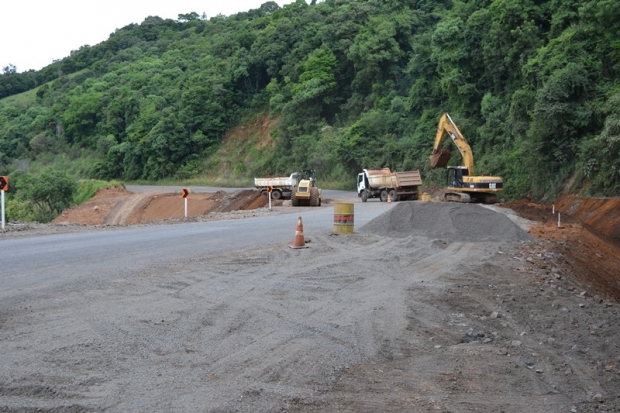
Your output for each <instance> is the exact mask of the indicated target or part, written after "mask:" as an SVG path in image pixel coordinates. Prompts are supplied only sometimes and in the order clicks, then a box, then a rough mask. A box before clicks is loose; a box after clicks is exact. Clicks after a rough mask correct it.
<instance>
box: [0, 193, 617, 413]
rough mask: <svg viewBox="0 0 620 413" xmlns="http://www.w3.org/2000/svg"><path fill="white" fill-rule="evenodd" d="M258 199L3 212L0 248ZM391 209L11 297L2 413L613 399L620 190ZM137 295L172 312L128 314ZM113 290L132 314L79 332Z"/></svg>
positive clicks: (246, 211)
mask: <svg viewBox="0 0 620 413" xmlns="http://www.w3.org/2000/svg"><path fill="white" fill-rule="evenodd" d="M434 198H435V200H437V196H434ZM325 201H326V202H324V205H323V206H322V208H330V202H329V200H325ZM369 202H370V201H369ZM266 204H267V199H266V198H265V197H264V196H262V197H261V196H260V195H259V194H258V193H257V192H256V191H252V190H245V191H238V192H235V193H225V192H215V193H204V194H200V193H197V194H192V195H191V198H190V202H189V203H188V209H189V211H188V215H189V217H188V218H185V217H184V204H183V200H182V199H181V197H180V194H164V193H157V194H156V193H143V194H133V193H130V192H128V191H126V190H125V189H123V188H109V189H107V190H101V191H100V192H99V193H98V194H97V195H96V196H95V197H94V198H93V199H92V200H91V201H89V202H87V203H85V204H83V205H80V206H78V207H74V208H71V209H69V210H66V211H65V212H63V214H62V215H61V216H59V217H58V218H57V219H56V220H55V221H54V223H52V224H47V225H35V224H20V223H12V224H11V225H9V226H8V229H7V231H5V232H3V233H2V234H0V246H1V242H2V239H3V238H10V237H13V236H33V235H45V234H49V233H57V232H62V231H66V232H68V231H79V230H85V229H86V230H92V229H93V228H106V227H117V226H124V225H162V224H167V223H175V224H176V223H179V224H181V223H182V222H184V221H192V222H194V221H203V220H204V221H208V220H217V219H233V218H244V217H251V216H260V215H261V214H263V213H265V211H266ZM394 204H395V205H394V207H393V208H391V209H390V210H389V212H388V213H386V214H384V215H382V216H380V217H379V218H377V219H375V220H373V221H372V222H370V223H369V224H367V225H366V226H364V227H363V228H356V232H355V234H352V235H333V234H323V235H320V236H316V237H313V239H312V240H308V241H311V242H310V243H309V245H310V248H307V249H302V250H291V249H289V248H279V247H278V246H277V245H269V246H261V247H256V248H255V249H252V250H247V251H242V252H239V251H235V252H231V253H230V254H228V255H223V256H217V257H202V258H200V259H199V260H198V261H197V262H196V263H194V264H195V265H194V264H187V265H186V266H184V267H183V268H182V270H181V271H179V270H177V271H176V272H175V273H174V274H172V273H170V272H169V269H167V268H161V269H158V268H156V267H154V268H150V269H148V271H146V272H145V273H141V274H140V276H139V277H138V276H136V277H134V276H132V275H123V277H125V276H126V277H128V278H126V279H119V280H118V283H116V284H114V285H107V286H98V285H95V284H93V285H92V286H88V288H89V290H88V291H89V292H88V300H87V301H88V303H86V301H85V300H84V298H83V297H82V296H83V294H84V293H82V292H80V291H78V290H79V288H80V287H77V286H76V287H75V288H76V291H75V292H70V293H67V292H61V291H59V292H57V293H56V292H54V293H52V292H50V293H49V295H47V296H45V295H42V296H40V297H37V302H33V303H30V302H28V303H27V302H26V301H27V300H26V299H24V301H23V303H22V304H20V305H18V306H11V307H10V308H4V307H3V308H2V310H1V311H0V350H1V353H2V355H0V364H1V365H3V366H4V367H3V370H4V371H3V372H1V373H0V412H30V411H44V412H60V411H69V412H82V411H207V412H275V411H291V412H379V411H381V412H403V411H411V412H515V413H516V412H543V411H544V412H600V411H606V412H618V411H620V323H618V317H619V315H620V304H619V303H620V242H619V240H620V227H619V222H620V218H619V213H620V199H617V198H606V199H593V198H574V197H567V198H563V199H561V200H558V201H557V202H556V203H555V204H553V205H541V204H536V203H534V202H531V201H528V200H523V201H517V202H510V203H505V204H500V205H495V206H490V207H482V208H481V207H480V206H477V205H460V204H450V205H446V203H442V202H426V203H422V202H399V203H394ZM356 207H357V205H356ZM360 207H362V206H360ZM273 208H274V209H275V211H276V213H286V212H294V211H295V209H294V208H292V207H290V206H288V204H287V202H286V201H277V202H274V204H273ZM497 211H500V212H497ZM558 213H559V214H560V216H559V217H558ZM517 218H520V219H517ZM517 223H518V225H517ZM292 235H293V234H292V233H291V237H292ZM288 243H290V239H287V240H285V241H283V245H285V244H288ZM280 247H281V246H280ZM206 262H208V263H209V266H208V269H206V267H205V265H204V264H205V263H206ZM302 263H310V264H311V265H309V266H301V264H302ZM147 274H148V276H147ZM204 283H207V284H204ZM95 286H96V287H97V288H94V289H93V287H95ZM200 286H202V287H200ZM233 286H234V288H233ZM177 287H179V288H177ZM84 288H86V287H84ZM196 288H199V290H197V289H196ZM138 289H141V290H140V291H138ZM90 291H92V292H90ZM213 291H221V293H220V295H219V296H218V295H213V294H215V293H214V292H213ZM135 297H140V305H141V306H146V307H147V308H148V307H151V312H152V313H157V314H159V313H161V314H164V313H166V315H161V316H159V315H158V317H159V319H155V318H153V319H147V318H148V317H147V316H146V315H144V316H141V317H143V318H144V317H147V318H144V319H139V317H138V318H136V317H133V314H132V313H131V312H129V309H131V311H132V312H133V311H137V312H138V313H140V312H141V310H140V309H138V308H137V307H136V305H137V304H136V303H135V302H134V300H135ZM169 297H170V298H169ZM224 297H226V298H224ZM172 298H174V300H172ZM181 299H182V300H181ZM228 299H231V300H232V301H231V300H228ZM108 300H113V301H114V302H115V306H114V307H118V308H121V309H123V308H127V311H128V312H127V314H126V316H127V315H128V316H127V317H126V319H125V320H124V321H120V320H118V321H112V320H107V321H106V326H105V327H100V326H98V325H94V324H89V325H88V328H86V327H84V328H82V327H83V326H80V323H84V322H85V321H84V320H90V321H91V322H94V321H93V320H96V319H98V318H99V317H100V314H101V311H102V309H105V310H103V312H104V313H111V312H114V311H119V310H115V309H114V308H112V307H109V306H107V304H106V303H107V301H108ZM226 300H228V301H226ZM164 303H167V304H166V305H165V306H164ZM218 303H219V304H218ZM87 304H88V305H87ZM170 305H173V306H174V307H169V306H170ZM204 306H206V307H205V308H204V309H202V307H204ZM22 307H23V308H22ZM25 309H27V310H25ZM91 312H92V314H91ZM76 314H77V316H76ZM67 317H69V318H67ZM74 318H75V320H74V321H75V323H77V324H75V323H73V322H72V321H71V320H73V319H74ZM164 319H165V322H164ZM111 322H113V323H114V325H116V324H118V325H119V326H120V325H121V324H122V327H121V328H119V329H118V331H117V330H116V329H115V328H114V326H113V325H110V323H111ZM97 328H100V329H101V330H100V331H99V332H98V333H97V335H89V334H91V333H90V331H91V330H96V329H97ZM39 330H44V331H46V332H48V333H47V334H44V335H40V333H38V331H39ZM71 332H75V334H73V333H71ZM71 334H73V335H72V336H71V337H70V335H71ZM76 334H77V335H76ZM82 335H84V336H85V338H81V336H82ZM52 336H53V337H55V338H54V340H56V341H54V340H52V341H46V339H49V338H50V337H52ZM127 337H130V338H131V340H132V341H131V343H135V342H138V341H139V342H140V343H141V344H140V346H138V347H137V348H133V347H132V346H133V344H131V345H130V343H129V342H126V340H128V338H127ZM58 340H60V341H62V340H65V341H66V343H64V344H63V343H61V342H58ZM119 352H120V353H119Z"/></svg>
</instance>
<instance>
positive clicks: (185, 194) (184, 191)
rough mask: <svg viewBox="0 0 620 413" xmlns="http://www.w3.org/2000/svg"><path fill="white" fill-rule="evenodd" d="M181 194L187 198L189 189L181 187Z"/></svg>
mask: <svg viewBox="0 0 620 413" xmlns="http://www.w3.org/2000/svg"><path fill="white" fill-rule="evenodd" d="M181 196H183V198H187V197H188V196H189V189H185V188H183V191H182V194H181Z"/></svg>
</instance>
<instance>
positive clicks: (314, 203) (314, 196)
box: [310, 188, 319, 206]
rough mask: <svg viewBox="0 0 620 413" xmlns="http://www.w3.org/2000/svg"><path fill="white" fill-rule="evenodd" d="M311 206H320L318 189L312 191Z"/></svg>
mask: <svg viewBox="0 0 620 413" xmlns="http://www.w3.org/2000/svg"><path fill="white" fill-rule="evenodd" d="M310 206H319V190H318V189H317V188H311V189H310Z"/></svg>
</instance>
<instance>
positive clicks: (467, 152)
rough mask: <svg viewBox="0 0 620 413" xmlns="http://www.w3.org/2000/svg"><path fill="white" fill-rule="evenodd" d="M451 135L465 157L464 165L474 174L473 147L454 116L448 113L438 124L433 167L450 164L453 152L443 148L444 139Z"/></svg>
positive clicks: (443, 166)
mask: <svg viewBox="0 0 620 413" xmlns="http://www.w3.org/2000/svg"><path fill="white" fill-rule="evenodd" d="M446 135H447V136H450V138H451V139H452V142H454V144H455V145H456V147H457V148H458V150H459V152H460V153H461V156H462V157H463V165H464V166H466V167H467V170H468V172H469V175H473V174H474V155H473V153H472V151H471V147H470V146H469V144H468V143H467V141H466V140H465V138H464V137H463V134H462V133H461V131H460V130H459V128H458V127H457V126H456V124H455V123H454V121H452V118H451V117H450V115H448V114H447V113H444V114H443V116H442V117H441V119H439V125H437V134H436V135H435V146H434V147H433V153H432V154H431V167H432V168H445V167H446V166H448V162H449V161H450V158H451V157H452V152H450V150H449V149H447V148H442V147H441V145H442V144H443V141H444V139H445V138H446Z"/></svg>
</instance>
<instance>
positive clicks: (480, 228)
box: [361, 202, 529, 242]
mask: <svg viewBox="0 0 620 413" xmlns="http://www.w3.org/2000/svg"><path fill="white" fill-rule="evenodd" d="M361 231H362V232H369V233H375V234H380V235H385V236H391V237H395V238H401V237H407V236H425V237H430V238H445V239H449V240H453V241H462V242H511V241H520V240H525V239H527V238H528V237H529V236H528V235H527V233H526V232H525V231H523V230H522V229H521V228H519V227H518V226H517V225H516V224H514V223H513V222H512V221H511V220H510V219H509V218H508V217H506V216H505V215H503V214H500V213H498V212H495V211H493V210H491V209H487V208H484V207H481V206H479V205H472V204H457V203H440V202H401V203H399V204H397V205H396V206H395V207H394V208H392V209H391V210H390V211H389V212H387V213H385V214H383V215H381V216H379V217H377V218H375V219H374V220H372V221H370V222H369V223H368V224H366V225H365V226H363V227H362V228H361Z"/></svg>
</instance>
